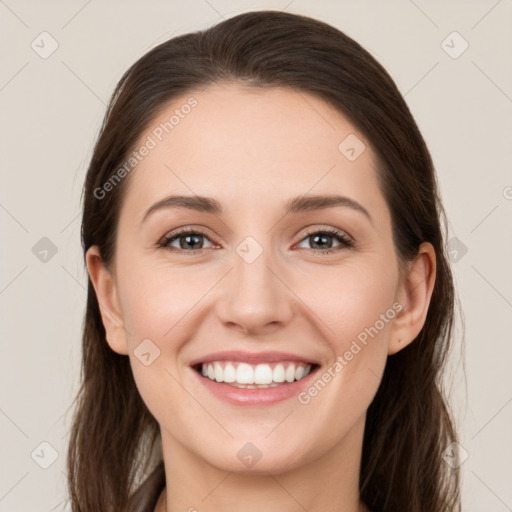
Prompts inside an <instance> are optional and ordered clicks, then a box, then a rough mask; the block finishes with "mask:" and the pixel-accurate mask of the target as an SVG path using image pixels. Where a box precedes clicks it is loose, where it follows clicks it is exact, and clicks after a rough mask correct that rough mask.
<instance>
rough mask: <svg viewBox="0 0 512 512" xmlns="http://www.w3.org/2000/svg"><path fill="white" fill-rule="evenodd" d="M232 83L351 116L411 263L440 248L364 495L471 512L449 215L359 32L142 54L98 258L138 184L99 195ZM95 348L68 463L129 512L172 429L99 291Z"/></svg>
mask: <svg viewBox="0 0 512 512" xmlns="http://www.w3.org/2000/svg"><path fill="white" fill-rule="evenodd" d="M218 82H238V83H244V84H246V85H250V86H254V87H289V88H292V89H294V90H297V91H299V92H304V93H309V94H313V95H316V96H317V97H319V98H321V99H322V100H324V101H326V102H328V103H329V104H330V105H333V106H334V107H335V108H337V109H338V110H339V111H340V112H341V113H342V114H343V115H345V116H346V117H347V118H348V119H349V120H350V121H351V122H352V123H353V124H354V126H356V127H357V129H358V130H359V131H360V132H361V133H362V134H363V135H364V136H365V137H366V138H367V140H368V141H369V143H370V144H371V146H372V149H373V150H374V153H375V155H376V163H377V167H376V169H377V176H378V180H379V186H380V187H381V190H382V193H383V195H384V197H385V198H386V200H387V204H388V206H389V208H390V211H391V217H392V228H393V240H394V244H395V248H396V253H397V257H398V261H399V263H400V264H401V265H402V264H404V263H405V262H408V261H410V260H411V259H413V258H414V256H415V255H416V254H417V251H418V248H419V245H420V244H421V243H422V242H424V241H427V242H430V243H431V244H432V245H433V247H434V249H435V251H436V256H437V272H436V280H435V287H434V290H433V295H432V298H431V302H430V307H429V311H428V314H427V317H426V321H425V324H424V327H423V329H422V330H421V332H420V334H419V335H418V336H417V338H416V339H415V340H414V342H413V343H411V344H410V345H408V346H407V347H406V348H404V349H402V350H401V351H399V352H398V353H396V354H394V355H392V356H389V357H388V361H387V365H386V368H385V372H384V375H383V378H382V382H381V384H380V387H379V389H378V391H377V394H376V396H375V398H374V400H373V402H372V403H371V405H370V407H369V409H368V411H367V420H366V427H365V432H364V444H363V451H362V461H361V470H360V493H361V499H362V501H363V502H364V503H365V504H366V505H367V506H368V507H369V508H370V509H371V510H373V511H378V512H398V511H407V512H454V511H455V510H460V503H459V502H460V496H459V493H460V489H459V485H460V484H459V473H458V469H456V468H455V469H452V468H451V467H450V466H449V465H448V464H446V463H445V462H444V461H443V458H442V453H443V451H444V450H445V449H446V447H447V446H448V445H449V444H450V443H452V442H454V441H456V440H457V434H456V430H455V427H454V422H453V420H452V418H451V413H450V410H449V408H448V406H447V401H448V400H447V398H446V396H445V394H444V391H443V387H442V383H441V376H442V373H443V368H444V365H445V362H446V360H447V356H448V354H449V349H450V346H451V343H452V331H453V323H454V306H455V299H456V297H455V291H454V285H453V278H452V274H451V270H450V267H449V263H448V259H447V253H446V249H445V242H444V239H445V236H446V217H445V213H444V210H443V207H442V204H441V201H440V196H439V192H438V185H437V181H436V176H435V171H434V167H433V163H432V160H431V157H430V154H429V151H428V149H427V146H426V144H425V142H424V140H423V138H422V136H421V134H420V132H419V130H418V127H417V125H416V123H415V121H414V119H413V117H412V115H411V113H410V111H409V109H408V107H407V105H406V103H405V101H404V99H403V98H402V96H401V95H400V93H399V91H398V89H397V87H396V85H395V83H394V82H393V80H392V79H391V77H390V76H389V75H388V73H387V72H386V71H385V70H384V68H383V67H382V66H381V65H380V64H379V63H378V62H377V61H376V60H375V59H374V58H373V57H372V56H371V55H370V54H369V53H368V52H367V51H366V50H365V49H363V48H362V47H361V46H360V45H359V44H358V43H356V42H355V41H353V40H352V39H351V38H349V37H348V36H347V35H345V34H344V33H342V32H340V31H339V30H337V29H336V28H334V27H332V26H329V25H328V24H325V23H322V22H320V21H317V20H314V19H311V18H308V17H304V16H299V15H295V14H289V13H283V12H277V11H257V12H249V13H245V14H241V15H238V16H235V17H233V18H230V19H228V20H226V21H223V22H222V23H219V24H217V25H215V26H213V27H211V28H209V29H208V30H204V31H199V32H195V33H190V34H186V35H182V36H179V37H175V38H173V39H170V40H169V41H166V42H164V43H162V44H160V45H159V46H157V47H155V48H154V49H152V50H151V51H149V52H148V53H147V54H145V55H144V56H143V57H141V58H140V59H139V60H138V61H137V62H136V63H135V64H133V65H132V66H131V67H130V69H128V71H127V72H126V73H125V74H124V76H123V77H122V78H121V80H120V82H119V83H118V85H117V87H116V89H115V91H114V93H113V95H112V98H111V100H110V103H109V105H108V109H107V112H106V115H105V119H104V121H103V125H102V127H101V131H100V134H99V137H98V140H97V142H96V145H95V148H94V152H93V155H92V159H91V162H90V166H89V169H88V172H87V177H86V181H85V186H84V192H83V218H82V246H83V250H84V255H85V252H86V251H87V250H88V249H89V247H91V246H92V245H97V246H99V249H100V253H101V256H102V260H103V262H104V264H105V265H107V266H108V265H109V264H110V263H111V262H112V260H113V258H114V257H115V242H116V227H117V223H118V216H119V211H120V205H121V203H122V200H123V194H124V191H125V189H126V185H127V182H128V181H129V176H128V177H127V178H125V179H124V180H122V181H121V182H120V183H119V184H117V185H116V186H115V187H113V188H112V190H111V191H109V192H108V194H104V197H102V196H103V195H102V196H100V194H98V192H97V191H98V190H99V189H101V187H102V186H103V185H104V184H105V183H106V182H107V181H108V180H109V179H111V178H112V176H113V175H114V174H115V173H116V171H118V169H119V168H120V167H121V166H122V165H123V163H124V162H125V161H126V159H127V157H128V155H129V154H130V152H131V151H133V149H134V146H135V144H136V143H137V141H138V139H139V137H140V136H141V135H142V133H143V132H144V130H145V128H146V127H147V126H148V125H149V123H150V122H151V120H152V119H153V118H154V116H155V115H156V114H157V113H158V112H159V111H160V110H161V109H162V107H164V106H165V105H166V104H167V103H168V102H169V101H171V100H173V99H174V98H176V97H177V96H178V95H183V94H185V93H187V92H191V91H194V90H198V89H199V88H204V87H207V86H208V85H210V84H212V83H218ZM95 191H96V193H95ZM82 351H83V354H82V368H81V387H80V390H79V392H78V394H77V397H76V410H75V413H74V418H73V425H72V430H71V437H70V443H69V451H68V459H67V464H68V479H69V492H70V500H71V505H72V510H73V512H79V511H80V512H98V511H100V510H101V511H102V512H119V511H121V510H128V509H131V507H133V506H134V503H135V501H136V500H140V492H139V493H138V494H137V493H135V491H136V490H137V489H139V490H140V488H141V482H143V481H144V480H145V479H146V477H147V476H148V475H149V474H150V473H151V471H153V470H154V471H158V475H159V477H158V483H157V484H152V485H157V486H160V487H161V486H162V485H163V480H162V478H163V470H162V468H163V465H162V452H161V444H160V438H159V435H160V434H159V426H158V424H157V422H156V420H155V419H154V417H153V416H152V415H151V414H150V412H149V411H148V409H147V408H146V406H145V404H144V402H143V401H142V399H141V397H140V395H139V393H138V391H137V388H136V386H135V382H134V378H133V375H132V371H131V368H130V363H129V358H128V357H126V356H123V355H119V354H117V353H115V352H113V351H112V350H111V349H110V347H109V346H108V344H107V342H106V338H105V330H104V327H103V324H102V321H101V316H100V311H99V306H98V301H97V298H96V295H95V293H94V288H93V287H92V284H91V282H90V280H89V285H88V297H87V310H86V313H85V321H84V329H83V340H82ZM155 468H156V469H155ZM153 474H154V472H153ZM147 481H149V480H146V482H147Z"/></svg>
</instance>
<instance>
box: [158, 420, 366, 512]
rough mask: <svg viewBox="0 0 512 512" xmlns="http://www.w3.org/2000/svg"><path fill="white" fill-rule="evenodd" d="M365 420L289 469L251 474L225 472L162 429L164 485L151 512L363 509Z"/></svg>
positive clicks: (353, 511)
mask: <svg viewBox="0 0 512 512" xmlns="http://www.w3.org/2000/svg"><path fill="white" fill-rule="evenodd" d="M364 419H365V418H364V416H363V417H362V418H361V421H360V422H358V423H357V424H356V425H354V428H353V429H352V430H351V431H350V432H349V433H348V434H347V435H346V436H345V437H344V438H343V439H342V440H341V441H340V443H339V444H338V445H335V446H334V447H330V446H329V448H328V449H327V451H326V452H325V453H323V454H321V455H320V456H319V457H317V458H316V459H315V458H313V460H306V458H307V455H305V456H304V460H303V461H301V463H300V464H299V465H296V466H295V467H294V468H293V469H290V470H287V471H282V470H279V469H278V468H264V467H263V465H262V467H261V468H260V470H259V471H258V472H255V471H254V470H253V471H252V472H251V474H247V473H242V472H235V471H230V470H224V471H223V470H222V469H219V468H218V467H215V466H213V465H211V464H209V463H208V462H206V461H205V460H204V459H203V458H200V457H198V456H197V455H196V454H194V453H191V452H190V451H188V450H187V449H186V448H185V447H184V446H183V445H182V444H180V443H179V442H177V440H176V439H174V438H172V437H171V436H169V435H168V433H167V432H166V431H165V430H163V431H162V432H163V434H162V448H163V452H164V465H165V476H166V482H167V487H166V489H165V490H164V492H163V493H162V495H161V496H160V499H159V502H158V505H157V507H156V509H155V512H173V511H176V510H184V511H190V512H194V511H199V510H200V511H201V512H218V511H219V510H222V511H223V512H235V511H239V510H240V509H241V508H243V510H244V511H245V512H260V511H261V510H265V511H266V512H302V511H304V510H307V511H308V512H317V511H318V512H320V511H322V512H325V511H336V512H367V509H366V507H364V505H363V504H362V503H361V502H360V499H359V468H360V459H361V452H362V439H363V433H364ZM326 443H327V444H328V440H326ZM262 460H263V459H262ZM292 464H293V463H290V464H288V465H289V466H290V465H292ZM256 468H257V466H255V468H254V469H256Z"/></svg>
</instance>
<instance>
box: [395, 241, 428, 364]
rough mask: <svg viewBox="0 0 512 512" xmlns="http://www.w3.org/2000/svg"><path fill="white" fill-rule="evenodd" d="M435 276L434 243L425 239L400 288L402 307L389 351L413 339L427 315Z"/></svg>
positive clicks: (402, 346)
mask: <svg viewBox="0 0 512 512" xmlns="http://www.w3.org/2000/svg"><path fill="white" fill-rule="evenodd" d="M435 277H436V253H435V249H434V247H433V246H432V244H430V243H428V242H424V243H422V244H421V245H420V248H419V250H418V254H417V256H416V258H415V259H414V261H412V262H411V263H410V265H409V269H408V271H407V275H405V276H404V277H403V279H402V282H401V284H400V289H399V292H398V297H399V302H400V304H401V305H402V309H401V311H400V312H399V314H398V315H397V317H396V318H395V320H394V323H393V329H392V331H391V335H390V340H389V345H388V355H392V354H395V353H396V352H399V351H400V350H402V349H403V348H404V347H406V346H407V345H409V344H410V343H411V342H413V341H414V339H415V338H416V336H418V334H419V333H420V331H421V329H422V328H423V325H424V324H425V319H426V317H427V313H428V308H429V305H430V299H431V297H432V292H433V291H434V283H435Z"/></svg>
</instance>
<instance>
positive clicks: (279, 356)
mask: <svg viewBox="0 0 512 512" xmlns="http://www.w3.org/2000/svg"><path fill="white" fill-rule="evenodd" d="M212 361H233V362H240V363H250V364H260V363H261V364H263V363H279V362H284V361H289V362H299V363H304V364H312V365H313V364H314V365H318V364H319V363H318V361H315V360H313V359H307V358H304V357H302V356H299V355H298V354H292V353H291V352H275V351H272V352H243V351H240V350H230V351H224V352H216V353H212V354H208V355H206V356H203V357H200V358H198V359H194V360H193V361H190V363H189V365H190V366H192V367H193V366H196V365H198V364H200V363H211V362H212ZM297 382H300V381H297Z"/></svg>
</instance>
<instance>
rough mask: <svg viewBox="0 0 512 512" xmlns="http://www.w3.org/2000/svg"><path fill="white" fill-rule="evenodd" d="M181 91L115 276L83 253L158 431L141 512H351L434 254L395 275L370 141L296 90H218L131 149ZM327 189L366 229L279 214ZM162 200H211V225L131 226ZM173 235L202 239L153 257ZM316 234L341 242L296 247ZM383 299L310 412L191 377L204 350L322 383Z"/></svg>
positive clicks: (329, 214) (329, 213)
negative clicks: (390, 376)
mask: <svg viewBox="0 0 512 512" xmlns="http://www.w3.org/2000/svg"><path fill="white" fill-rule="evenodd" d="M191 96H194V98H196V100H197V102H198V104H197V106H196V107H195V108H194V109H193V110H192V111H191V112H190V113H189V114H188V115H186V116H184V118H183V119H180V122H179V124H177V125H176V126H175V127H174V129H173V130H172V131H171V132H170V133H169V134H167V135H165V137H164V138H163V140H162V141H161V142H159V143H158V145H157V146H156V147H155V148H154V149H152V150H151V151H150V152H149V154H148V155H147V156H146V157H145V158H144V159H143V160H142V161H141V162H140V163H139V164H138V165H137V167H136V168H135V169H134V170H133V171H132V174H131V175H130V178H129V179H130V182H129V186H128V188H127V191H126V195H125V198H124V201H123V205H122V208H121V213H120V219H119V226H118V228H119V229H118V234H117V240H116V253H115V258H114V261H113V262H112V265H111V266H110V267H109V268H106V267H105V266H104V265H103V263H102V261H101V257H100V254H99V251H98V248H97V247H96V246H94V247H91V248H90V249H89V251H88V252H87V255H86V260H87V268H88V272H89V275H90V278H91V280H92V282H93V285H94V288H95V290H96V293H97V296H98V299H99V302H100V304H101V306H100V307H101V314H102V318H103V323H104V325H105V328H106V333H107V341H108V344H109V345H110V347H111V348H112V350H114V351H115V352H117V353H119V354H124V355H127V356H129V358H130V363H131V367H132V370H133V373H134V377H135V381H136V384H137V387H138V390H139V392H140V394H141V396H142V399H143V400H144V402H145V403H146V404H147V406H148V408H149V410H150V411H151V413H152V414H153V415H154V417H155V419H156V420H157V421H158V423H159V425H160V429H161V435H162V447H163V455H164V464H165V474H166V482H167V487H166V489H165V491H164V492H163V493H162V495H161V496H160V499H159V502H158V504H157V507H156V509H155V511H156V512H164V511H165V512H171V511H177V510H183V511H186V510H194V508H195V509H197V510H200V511H201V512H208V511H211V512H214V511H215V512H218V511H219V510H222V511H223V512H231V511H239V510H244V512H260V511H261V510H265V511H266V512H284V511H287V512H299V511H300V512H302V511H303V510H308V511H309V512H316V511H322V512H325V511H336V512H360V511H363V510H365V508H364V506H363V504H362V503H361V502H360V499H359V490H358V475H359V467H360V461H361V451H362V439H363V432H364V426H365V419H366V411H367V409H368V406H369V405H370V403H371V401H372V399H373V397H374V396H375V393H376V392H377V389H378V386H379V383H380V380H381V377H382V374H383V371H384V367H385V365H386V360H387V357H388V355H392V354H394V353H396V352H398V351H399V350H402V349H403V348H404V347H405V346H407V345H408V344H409V343H411V342H412V341H413V340H414V338H415V337H416V336H417V335H418V333H419V332H420V330H421V328H422V326H423V324H424V321H425V317H426V314H427V310H428V305H429V302H430V298H431V295H432V290H433V286H434V281H435V265H436V258H435V251H434V249H433V247H432V246H431V245H430V244H429V243H424V244H422V245H421V246H420V250H419V253H418V256H417V258H416V259H415V260H414V261H413V262H410V264H409V267H408V270H407V272H404V273H401V272H400V271H399V266H398V260H397V255H396V253H395V249H394V245H393V241H392V235H391V217H390V212H389V209H388V206H387V204H386V201H385V199H384V196H383V195H382V193H381V191H380V190H379V187H378V184H377V175H376V171H375V169H374V166H375V163H374V157H373V152H372V149H371V146H370V144H369V142H368V141H367V140H366V139H365V138H364V137H363V136H362V135H361V134H359V133H358V131H357V130H356V129H355V128H354V127H353V126H352V125H351V123H350V122H348V120H347V119H346V118H345V117H344V116H343V115H341V114H340V113H339V112H338V111H337V110H335V109H334V108H332V107H331V106H329V105H328V104H327V103H325V102H323V101H322V100H321V99H318V98H316V97H314V96H312V95H309V94H307V93H303V92H301V93H299V92H296V91H293V90H291V89H288V88H265V89H262V88H250V87H248V86H244V85H241V84H235V83H224V84H215V85H212V86H210V87H208V88H207V89H205V90H202V91H193V92H191V93H189V94H186V95H183V96H182V97H181V98H178V99H176V100H175V101H173V102H172V104H169V105H168V106H166V108H165V109H163V110H162V111H161V112H160V113H159V115H158V116H157V118H155V119H154V121H153V122H152V123H150V126H149V127H148V129H147V131H146V132H145V133H144V134H142V136H141V137H140V141H141V143H142V142H143V141H145V140H147V136H148V135H149V136H151V134H152V131H153V130H154V129H155V128H156V127H157V126H158V125H159V124H160V123H161V122H164V121H167V120H169V117H170V116H171V115H172V113H173V112H174V110H175V109H176V108H180V106H181V105H183V104H184V103H186V101H187V99H188V98H190V97H191ZM349 134H355V135H356V136H357V137H358V138H359V139H360V140H361V141H363V142H364V144H365V146H366V149H365V150H364V151H363V152H362V153H361V154H360V156H359V157H358V158H357V159H356V160H354V161H349V159H347V158H346V156H345V155H344V154H342V153H341V152H340V151H339V150H338V146H339V144H340V142H341V141H343V140H344V139H345V137H347V136H348V135H349ZM153 138H154V136H153ZM333 194H338V195H343V196H346V197H349V198H351V199H352V200H354V201H357V202H358V203H359V204H360V205H362V206H363V207H364V208H365V209H366V210H367V211H368V213H369V215H370V217H371V219H369V218H367V217H366V215H364V214H363V213H361V212H360V211H358V210H356V209H353V208H350V207H348V206H334V207H329V208H324V209H319V210H310V211H304V212H299V213H290V214H288V215H284V208H285V205H286V203H287V201H289V200H290V199H292V198H295V197H299V196H304V195H307V196H311V195H333ZM169 195H187V196H194V195H197V196H206V197H211V198H213V199H215V200H216V201H218V202H219V203H220V205H221V207H222V213H220V214H213V213H207V212H201V211H194V210H190V209H185V208H160V209H157V210H155V211H153V213H151V214H150V215H149V216H148V217H147V218H146V219H145V220H144V221H143V218H144V216H145V214H146V212H147V210H148V209H149V208H150V207H151V206H152V205H154V204H155V203H157V202H158V201H160V200H162V199H163V198H166V197H167V196H169ZM180 228H190V229H191V230H201V231H202V232H204V234H205V235H204V236H201V235H198V238H192V241H190V239H188V240H187V239H186V238H185V239H184V238H183V237H182V238H181V239H180V238H176V239H174V240H173V241H170V242H169V243H168V245H167V247H165V246H161V245H160V244H159V243H160V242H161V240H162V239H164V238H165V237H166V236H167V237H169V236H172V235H173V234H175V233H176V231H178V229H180ZM322 229H335V230H337V231H339V232H341V233H342V234H344V235H345V236H346V235H348V236H349V237H350V238H351V239H352V240H353V241H354V246H353V247H347V246H345V245H344V244H342V243H341V242H340V241H339V239H337V238H336V236H328V237H327V238H326V239H323V240H322V239H320V243H318V238H315V237H314V236H310V235H308V233H309V232H310V231H313V230H316V231H320V230H322ZM313 232H314V231H313ZM196 236H197V235H196ZM247 236H251V237H253V238H254V239H255V240H256V241H257V243H258V244H259V245H260V246H261V248H262V249H263V252H262V254H261V255H260V256H259V257H258V258H257V259H256V260H255V261H254V262H252V263H247V262H246V261H245V260H244V259H243V258H242V257H241V256H240V255H239V254H238V253H237V251H236V248H237V247H238V246H239V244H240V243H241V242H242V241H243V240H244V239H245V238H246V237H247ZM187 242H188V245H187ZM329 246H332V247H331V248H330V249H327V248H326V247H329ZM180 249H181V252H180ZM327 250H329V254H325V253H326V251H327ZM396 302H398V303H399V304H401V305H402V306H403V309H402V310H401V311H400V313H399V314H398V315H397V316H396V317H395V318H394V319H393V320H391V321H389V322H388V323H386V325H385V326H384V328H382V329H381V330H380V331H379V333H378V335H376V336H375V337H373V338H372V339H369V343H368V344H367V345H366V346H365V347H364V348H363V349H362V350H361V351H360V352H359V353H357V355H355V356H354V358H353V359H352V360H351V361H350V362H349V364H347V365H346V366H345V367H344V368H343V370H342V371H341V372H339V374H337V376H336V377H335V378H333V379H332V380H331V381H330V382H329V384H328V385H327V386H326V387H325V388H324V389H323V390H322V391H321V392H319V393H318V394H317V396H315V397H314V398H312V399H311V401H310V402H309V403H308V404H306V405H303V404H301V403H299V401H298V400H297V399H296V397H294V398H292V399H290V400H285V401H282V402H278V403H275V404H273V405H267V406H239V405H234V404H229V403H227V402H224V401H222V400H220V399H219V398H217V397H215V396H213V395H212V394H211V393H210V392H209V391H208V390H207V389H206V388H205V386H204V385H202V383H201V382H200V380H199V378H198V376H197V374H196V373H194V370H192V369H191V368H190V367H189V362H190V361H192V360H193V359H196V358H200V357H201V356H205V355H207V354H210V353H212V352H217V351H224V350H243V351H249V352H262V351H285V352H293V353H297V354H300V355H303V356H304V357H307V358H310V359H311V360H314V361H318V362H319V363H320V364H321V368H320V370H319V376H321V375H322V374H323V373H325V371H327V369H328V368H329V367H330V366H332V365H333V363H334V362H335V361H336V358H337V356H338V355H343V354H344V353H345V352H346V351H347V350H348V349H349V347H350V345H351V343H352V342H353V340H355V339H356V338H357V336H358V334H360V333H361V332H362V331H364V329H365V328H367V327H369V326H373V325H374V324H375V322H376V320H378V319H379V315H381V314H383V313H385V312H386V311H387V310H388V309H389V308H391V307H392V304H393V303H396ZM145 339H149V340H151V342H152V343H154V344H155V345H156V346H157V347H158V349H159V350H160V355H159V357H157V358H156V359H155V360H154V361H153V362H152V364H150V365H149V366H145V365H144V364H142V363H141V362H140V361H139V359H138V358H137V357H136V356H135V354H134V350H135V349H136V348H137V346H138V345H139V344H140V343H141V342H142V341H143V340H145ZM247 442H251V443H252V444H254V445H255V446H256V447H257V448H258V449H259V451H260V452H261V453H262V457H261V459H260V460H259V461H258V462H257V463H256V464H255V465H254V466H252V467H250V468H249V467H246V466H245V465H244V464H243V463H242V462H241V461H240V460H239V458H238V457H237V452H238V451H239V450H240V449H241V448H242V447H243V446H244V445H245V444H246V443H247ZM192 507H194V508H192Z"/></svg>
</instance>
